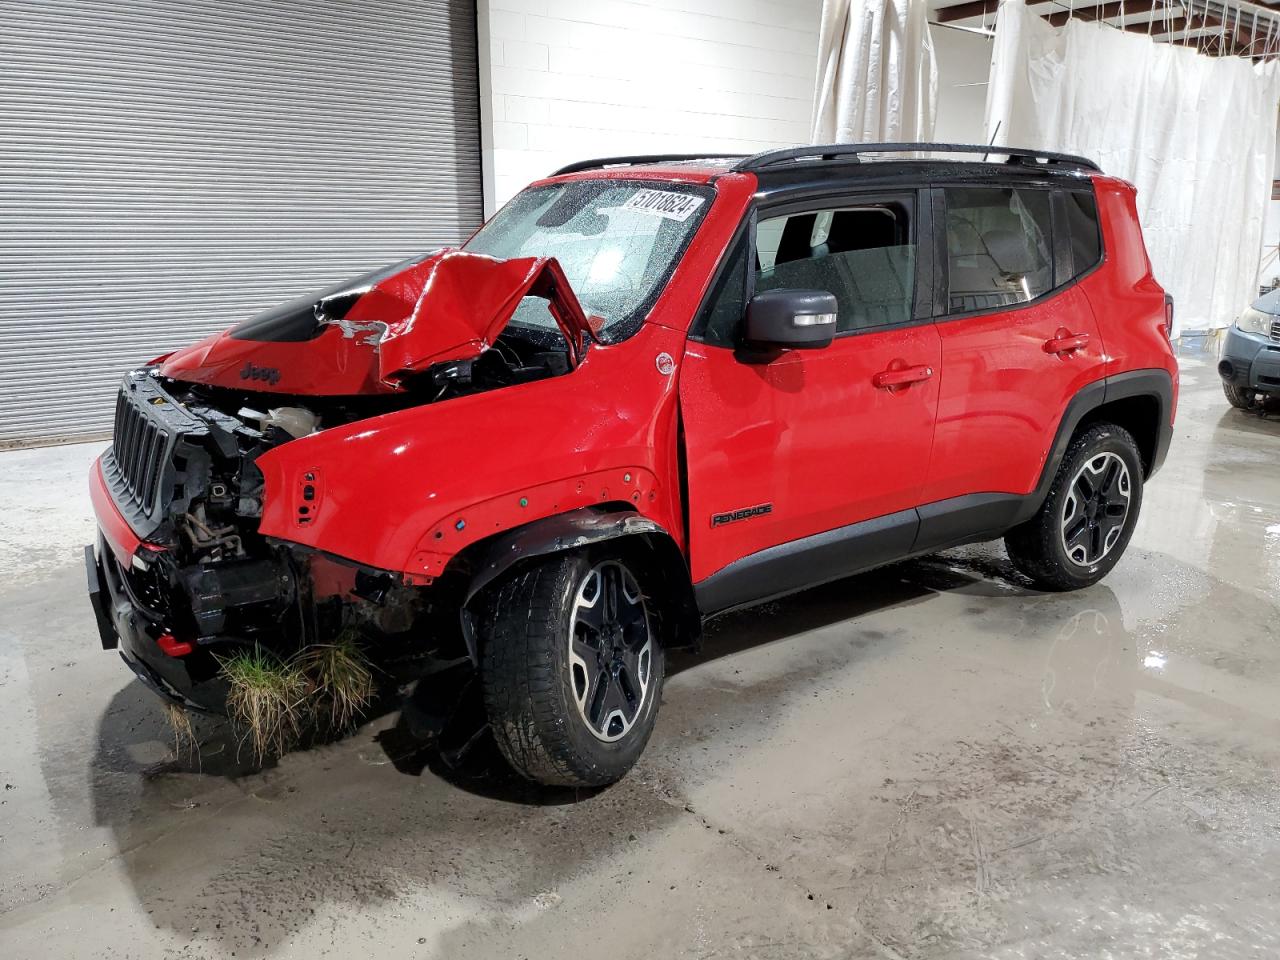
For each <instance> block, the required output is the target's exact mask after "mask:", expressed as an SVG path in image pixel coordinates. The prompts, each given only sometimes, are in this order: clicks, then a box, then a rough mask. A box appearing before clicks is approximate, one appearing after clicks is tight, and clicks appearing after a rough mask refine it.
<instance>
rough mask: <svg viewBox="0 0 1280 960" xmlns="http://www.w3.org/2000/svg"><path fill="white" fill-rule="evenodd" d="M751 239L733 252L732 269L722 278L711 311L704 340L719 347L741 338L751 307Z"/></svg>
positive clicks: (744, 239) (708, 313)
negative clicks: (749, 251)
mask: <svg viewBox="0 0 1280 960" xmlns="http://www.w3.org/2000/svg"><path fill="white" fill-rule="evenodd" d="M746 251H747V242H746V238H745V237H744V238H743V239H742V240H740V241H739V242H738V243H737V244H736V245H735V246H734V248H733V250H732V251H730V253H729V258H730V259H729V269H728V270H727V271H725V273H724V274H723V276H722V277H721V278H720V288H719V289H718V290H717V291H716V293H715V299H714V300H712V302H711V309H710V310H709V311H708V312H707V325H706V328H705V329H704V330H703V334H702V336H703V340H704V341H705V342H707V343H709V344H712V345H713V346H717V347H732V346H736V345H737V342H738V328H739V326H740V325H741V323H742V317H743V315H744V314H745V313H746V310H747V256H746Z"/></svg>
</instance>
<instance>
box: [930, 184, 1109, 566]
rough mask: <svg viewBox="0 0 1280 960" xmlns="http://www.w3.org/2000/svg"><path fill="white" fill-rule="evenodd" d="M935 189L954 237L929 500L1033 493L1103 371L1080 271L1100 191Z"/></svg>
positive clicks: (945, 260) (938, 213) (948, 254)
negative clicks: (1076, 403)
mask: <svg viewBox="0 0 1280 960" xmlns="http://www.w3.org/2000/svg"><path fill="white" fill-rule="evenodd" d="M933 199H934V217H935V220H936V222H937V223H938V224H939V225H940V227H941V229H940V230H939V234H940V240H941V241H943V242H944V243H945V249H942V247H943V242H940V243H939V247H940V249H939V251H938V257H937V259H938V260H939V261H940V266H941V268H942V276H941V278H940V279H941V284H942V286H943V289H944V290H945V294H944V295H943V296H940V297H939V298H938V300H939V307H938V312H939V316H938V317H937V324H938V332H939V334H940V335H941V340H942V361H941V365H942V368H943V370H944V371H945V375H944V376H943V378H942V383H941V391H940V395H939V400H938V417H937V427H936V429H935V432H934V448H933V456H932V458H931V461H930V466H929V473H928V478H927V480H926V482H925V484H924V489H923V491H922V499H921V502H922V503H924V504H931V503H935V502H937V501H946V500H949V499H950V498H956V497H964V496H969V495H976V494H1012V495H1020V494H1027V493H1029V492H1031V491H1032V490H1033V489H1034V488H1035V486H1036V484H1037V482H1038V480H1039V478H1040V472H1041V469H1042V468H1043V466H1044V464H1045V460H1046V457H1047V456H1048V453H1049V449H1050V447H1051V445H1052V443H1053V438H1054V433H1055V431H1056V429H1057V426H1058V422H1059V420H1060V419H1061V417H1062V414H1063V412H1064V411H1065V409H1066V406H1067V403H1068V402H1069V401H1070V399H1071V398H1072V397H1073V396H1074V395H1075V394H1076V393H1077V392H1078V391H1079V390H1080V389H1081V387H1083V386H1085V385H1086V384H1088V383H1090V382H1091V381H1094V380H1098V379H1099V378H1101V377H1102V376H1103V363H1104V361H1105V356H1106V354H1105V351H1104V349H1103V344H1102V340H1101V338H1100V336H1099V331H1098V325H1097V323H1096V322H1095V320H1094V315H1093V312H1092V309H1091V308H1090V305H1089V302H1088V300H1087V299H1086V297H1085V295H1084V293H1083V291H1081V290H1080V289H1079V286H1078V285H1077V284H1076V283H1075V280H1077V279H1078V278H1079V277H1080V276H1082V275H1083V274H1085V273H1087V272H1088V271H1089V270H1091V269H1093V267H1094V266H1096V265H1097V263H1098V260H1099V257H1100V248H1099V247H1098V245H1097V241H1096V238H1097V234H1096V229H1097V218H1096V212H1094V209H1093V195H1092V192H1091V191H1088V190H1087V189H1084V188H1082V189H1080V190H1077V191H1070V190H1064V189H1054V188H1050V187H1047V186H1046V187H1016V188H1011V187H998V186H957V187H950V186H948V187H944V188H940V189H935V190H934V191H933ZM1090 230H1092V231H1093V237H1092V242H1090V238H1089V237H1088V236H1086V234H1087V233H1088V232H1089V231H1090ZM1073 235H1075V243H1074V244H1073V242H1072V237H1073ZM922 513H923V514H925V516H926V526H927V525H928V515H929V511H926V510H922ZM922 539H924V534H923V533H922ZM922 545H928V544H927V543H923V544H922Z"/></svg>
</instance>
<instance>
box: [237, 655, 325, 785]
mask: <svg viewBox="0 0 1280 960" xmlns="http://www.w3.org/2000/svg"><path fill="white" fill-rule="evenodd" d="M218 664H219V666H220V667H221V668H222V676H223V677H224V678H225V679H226V681H227V683H228V684H229V686H230V690H229V692H228V694H227V714H228V716H230V718H231V720H232V721H233V722H234V723H235V724H236V725H237V726H239V727H241V728H242V729H243V730H244V738H245V739H246V740H248V741H249V743H250V744H251V745H252V747H253V753H254V757H255V758H256V760H257V762H258V763H261V762H262V761H263V760H264V759H266V757H267V755H268V754H272V753H274V754H276V755H279V754H282V753H284V751H285V749H286V748H287V747H288V746H289V745H290V744H291V743H293V742H294V741H295V740H296V739H297V738H298V737H299V736H300V735H301V733H302V727H303V724H304V721H305V720H306V719H307V711H306V708H305V707H304V701H305V700H306V697H307V686H308V684H307V678H306V676H305V675H304V674H303V672H302V670H301V668H300V667H299V666H298V665H297V664H296V663H294V662H292V661H290V662H285V661H283V660H281V659H280V658H279V657H276V656H275V655H274V654H272V653H270V652H268V651H266V650H263V649H262V648H261V647H259V646H256V645H255V646H254V647H253V648H251V649H246V650H240V651H238V652H236V653H234V654H232V655H231V656H229V657H225V658H224V657H219V658H218Z"/></svg>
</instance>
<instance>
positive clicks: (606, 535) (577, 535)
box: [450, 507, 702, 665]
mask: <svg viewBox="0 0 1280 960" xmlns="http://www.w3.org/2000/svg"><path fill="white" fill-rule="evenodd" d="M622 539H629V540H633V541H634V542H636V543H638V544H643V545H644V547H645V548H646V549H648V550H649V551H651V553H652V559H653V561H654V564H653V567H654V571H655V573H656V575H657V576H658V577H660V578H661V579H662V581H663V584H664V586H665V587H666V588H667V591H668V594H669V596H670V598H671V609H672V612H673V616H672V620H673V621H674V627H675V634H674V637H673V638H672V639H671V640H669V641H667V646H668V647H696V646H697V645H698V643H699V641H700V639H701V632H702V618H701V616H700V615H699V614H698V608H697V603H696V602H695V600H694V596H693V582H692V579H691V578H690V575H689V566H688V562H687V561H686V560H685V557H684V554H683V552H682V551H681V550H680V547H679V546H678V545H677V543H676V540H675V538H674V537H672V536H671V533H670V532H669V531H668V530H667V529H666V528H665V527H663V526H662V524H660V523H658V522H657V521H656V520H651V519H650V518H648V517H646V516H643V515H641V514H639V513H637V512H636V511H634V510H601V509H598V508H592V507H584V508H582V509H580V510H572V511H570V512H568V513H559V514H555V515H554V516H550V517H543V518H542V519H540V520H534V521H532V522H530V523H526V524H524V525H523V526H519V527H516V528H514V529H511V530H506V531H503V532H502V533H498V534H494V535H493V536H492V537H488V538H486V539H485V540H481V541H480V542H478V543H474V544H472V545H471V546H469V547H467V548H466V550H464V551H462V553H460V554H459V555H458V557H456V558H455V559H454V561H453V563H451V564H450V566H453V565H454V564H455V563H456V564H458V565H459V566H461V567H464V568H465V569H466V570H467V571H468V580H467V584H466V587H465V588H464V590H463V593H462V602H461V603H460V604H459V616H460V618H461V621H462V635H463V639H464V640H465V641H466V645H467V656H468V657H470V659H471V662H472V663H473V664H476V665H479V662H480V651H479V643H478V640H477V637H476V633H475V625H474V622H473V620H472V613H471V604H472V601H474V600H475V598H476V597H477V596H478V595H479V594H480V592H481V591H483V590H484V589H485V588H486V587H488V586H489V585H490V584H492V583H493V582H494V581H495V580H497V579H498V578H499V577H501V576H502V575H503V574H504V573H506V572H507V571H508V570H510V569H511V568H512V567H513V566H515V565H516V564H518V563H521V562H522V561H525V560H529V559H530V558H533V557H545V556H550V555H552V554H556V553H565V552H567V551H570V550H580V549H582V548H583V547H587V546H591V545H592V544H598V543H604V542H606V541H610V540H622Z"/></svg>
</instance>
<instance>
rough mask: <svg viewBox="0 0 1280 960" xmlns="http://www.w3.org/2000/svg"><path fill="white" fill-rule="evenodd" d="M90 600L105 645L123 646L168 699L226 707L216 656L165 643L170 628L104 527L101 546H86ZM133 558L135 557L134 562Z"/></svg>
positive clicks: (204, 708)
mask: <svg viewBox="0 0 1280 960" xmlns="http://www.w3.org/2000/svg"><path fill="white" fill-rule="evenodd" d="M84 558H85V572H86V575H87V577H88V581H89V583H88V586H89V602H90V603H91V604H92V606H93V612H94V616H95V619H96V620H97V624H98V637H99V640H100V641H101V642H102V648H103V649H104V650H118V651H119V652H120V656H121V658H122V659H123V660H124V662H125V664H126V665H128V667H129V669H130V670H132V671H133V672H134V675H135V676H137V678H138V679H139V680H141V681H142V682H143V683H144V684H145V685H146V686H147V687H148V688H150V689H151V690H152V691H153V692H155V693H156V694H158V695H159V696H161V697H163V698H164V699H166V700H168V701H170V702H172V703H177V704H180V705H182V706H184V707H187V708H189V709H192V710H198V711H200V712H202V713H213V714H221V713H224V712H225V706H226V693H227V691H226V686H225V684H224V683H223V682H222V681H221V679H220V678H219V677H218V676H217V671H216V665H215V664H214V663H213V662H212V658H211V657H210V656H209V655H208V654H207V653H204V652H202V653H201V654H199V655H197V657H195V658H190V657H173V656H169V655H168V654H166V653H165V652H164V651H163V650H161V648H160V644H159V642H158V638H159V637H161V636H162V635H164V634H165V633H166V626H165V624H164V622H163V618H162V615H161V614H159V613H158V612H157V611H154V610H151V609H149V608H148V607H147V606H146V605H145V604H144V603H142V602H141V601H140V600H139V599H138V598H137V597H136V596H135V595H134V591H133V589H132V588H131V586H130V574H129V573H128V572H127V568H125V567H123V566H122V565H121V563H120V560H119V559H118V557H117V556H116V554H115V551H114V548H113V547H111V546H110V545H108V543H107V539H106V532H105V530H104V531H103V532H102V534H101V535H100V536H99V538H98V548H97V550H95V549H94V548H93V547H92V546H88V547H85V548H84ZM132 562H133V561H132V559H131V560H130V563H132Z"/></svg>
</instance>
